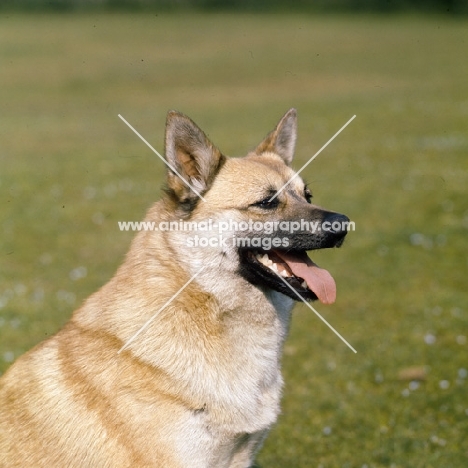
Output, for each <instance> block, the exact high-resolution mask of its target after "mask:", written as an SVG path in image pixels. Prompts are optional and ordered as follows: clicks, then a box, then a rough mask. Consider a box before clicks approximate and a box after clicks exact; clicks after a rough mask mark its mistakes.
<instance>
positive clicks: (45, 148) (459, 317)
mask: <svg viewBox="0 0 468 468" xmlns="http://www.w3.org/2000/svg"><path fill="white" fill-rule="evenodd" d="M467 26H468V24H467V22H466V20H463V21H461V20H460V21H456V20H452V21H450V20H448V19H446V18H442V17H440V18H439V17H431V18H425V17H391V18H385V17H372V16H364V17H358V16H353V17H333V16H325V17H314V16H293V15H291V16H284V15H283V16H279V15H277V16H260V15H258V16H257V15H244V16H241V15H224V16H222V15H220V16H216V15H207V16H203V15H192V16H190V15H183V16H176V15H152V14H147V15H144V16H143V15H141V16H139V15H104V14H88V15H84V14H83V15H74V16H66V15H64V16H61V15H34V16H32V15H31V16H27V15H15V14H13V15H6V14H4V15H2V16H0V44H1V47H0V62H1V63H2V67H1V68H0V102H1V103H2V104H1V109H2V111H1V113H0V135H1V139H0V141H1V143H0V194H1V195H0V196H1V201H0V233H1V236H0V284H1V286H0V371H1V370H5V369H6V368H7V367H8V366H9V365H10V363H11V361H12V360H14V359H15V358H16V357H18V356H19V355H21V354H22V353H24V352H25V351H26V350H28V349H29V348H30V347H32V346H33V345H34V344H36V343H37V342H39V341H41V340H43V339H44V338H46V337H47V336H50V335H51V334H53V333H54V332H56V331H57V330H58V328H59V327H60V326H61V325H62V324H63V323H64V322H65V321H66V320H67V319H68V318H69V317H70V315H71V313H72V311H73V309H74V308H75V307H77V305H79V304H80V303H81V302H82V300H83V299H84V298H85V297H87V296H88V295H89V294H90V293H91V292H93V291H94V290H96V289H97V288H99V286H100V285H102V284H103V283H104V282H105V281H107V280H108V279H109V278H110V277H111V275H112V274H113V272H114V271H115V269H116V266H117V265H118V264H119V263H120V262H121V260H122V257H123V255H124V253H125V251H126V250H127V248H128V245H129V242H130V239H131V234H130V233H122V232H119V231H118V229H117V221H118V220H139V219H141V218H142V217H143V215H144V213H145V210H146V209H147V208H148V207H149V205H150V204H151V203H152V202H153V201H155V200H156V199H158V197H159V196H160V194H161V190H160V187H161V184H162V182H163V177H164V167H163V165H162V163H161V162H160V161H159V160H158V159H157V158H156V157H155V156H154V155H153V154H152V153H151V152H150V151H149V150H148V149H147V148H146V147H145V146H144V145H143V144H142V143H141V141H140V140H138V138H137V137H136V136H135V135H133V134H132V133H131V132H130V130H129V129H128V128H127V127H126V126H125V125H124V124H123V123H122V122H121V121H120V120H119V119H118V118H117V114H119V113H120V114H122V115H123V116H124V117H125V118H126V119H127V120H128V121H129V122H130V123H131V124H132V125H134V126H135V127H136V128H137V129H138V130H139V131H140V132H141V134H142V135H144V136H145V137H146V138H147V139H148V140H149V141H150V142H151V143H152V144H153V145H154V146H155V147H156V148H157V149H159V150H160V151H162V149H163V148H162V142H163V131H164V120H165V114H166V112H167V110H168V109H171V108H176V109H178V110H181V111H183V112H184V113H186V114H188V115H190V116H191V117H192V118H193V119H194V120H195V121H196V122H197V123H199V124H200V126H201V127H202V128H204V129H206V131H207V132H208V133H209V135H210V137H211V138H212V139H213V140H214V141H215V143H216V144H218V145H219V146H220V148H221V149H222V150H223V151H224V152H226V153H227V154H231V155H241V154H244V153H245V152H246V151H247V149H250V148H252V147H254V146H255V145H256V143H258V142H259V141H260V139H261V138H262V137H263V136H264V135H265V133H266V132H267V131H268V130H269V129H271V128H272V127H273V125H274V124H276V122H277V120H278V119H279V118H280V116H281V115H282V114H283V113H284V112H285V111H286V110H287V109H289V108H290V107H293V106H294V107H297V109H298V112H299V141H298V150H297V160H296V163H295V165H296V167H297V168H299V167H301V165H302V164H303V163H304V162H305V161H307V159H308V158H309V157H310V156H311V155H312V154H313V153H315V151H316V150H318V149H319V148H320V147H321V146H322V145H323V144H324V143H325V142H326V141H327V140H328V138H329V137H330V136H332V135H333V134H334V133H335V132H336V131H337V130H338V129H339V128H340V127H341V126H342V125H343V124H344V123H345V122H346V121H347V120H348V119H349V118H350V117H351V116H352V115H354V114H356V115H357V118H356V119H355V121H353V123H352V124H351V125H350V126H349V127H348V128H347V129H346V130H345V131H344V132H343V133H342V134H341V135H340V136H339V137H338V138H337V139H336V140H335V141H334V142H333V143H332V144H331V145H330V146H329V147H328V148H327V149H326V150H325V151H324V152H323V153H322V154H321V155H320V156H319V157H318V158H317V159H316V160H315V161H314V162H313V163H312V164H311V165H310V166H309V167H308V168H307V169H306V170H305V172H304V175H305V178H306V179H307V180H308V182H309V183H310V184H311V187H312V190H313V192H314V195H315V200H316V202H317V203H318V204H323V205H324V206H327V207H329V208H331V209H336V210H337V211H340V212H343V213H346V214H347V215H349V216H350V217H351V218H352V219H353V220H354V221H355V223H356V231H355V232H353V233H350V234H349V236H348V237H349V238H348V240H347V242H346V243H345V245H344V247H343V248H342V249H340V250H334V251H325V252H320V253H318V254H317V255H315V256H314V259H316V260H317V262H318V263H319V264H321V265H323V266H326V267H327V268H328V269H329V270H330V271H331V272H332V273H333V275H334V276H335V278H336V281H337V284H338V300H337V302H336V304H335V305H333V306H331V307H328V308H326V307H324V306H322V307H320V306H318V309H319V311H320V312H321V313H322V314H323V315H324V317H325V318H326V319H327V320H329V321H330V322H331V323H332V324H333V326H335V327H336V328H337V329H338V331H340V332H341V333H342V334H343V335H344V336H345V338H346V339H347V340H348V341H349V342H350V343H351V344H352V345H353V346H354V347H355V348H356V349H357V350H358V353H357V354H356V355H354V354H353V353H352V352H351V351H350V350H349V349H348V348H347V347H346V346H345V345H344V344H343V343H342V342H340V341H339V340H338V338H337V337H336V336H335V335H333V334H332V333H331V332H330V331H329V330H328V329H327V328H326V327H325V326H324V325H323V324H322V323H321V322H320V321H319V320H318V319H317V318H316V317H315V316H314V315H312V313H311V312H310V311H309V310H308V309H306V308H305V307H303V306H297V307H296V312H295V314H294V319H293V324H292V329H291V335H290V338H289V339H288V342H287V345H286V349H285V357H284V376H285V381H286V387H285V392H284V399H283V414H282V415H281V417H280V420H279V423H278V425H277V426H276V427H275V429H274V430H273V431H272V433H271V435H270V437H269V438H268V440H267V442H266V444H265V446H264V448H263V450H262V452H261V453H260V455H259V458H258V462H259V464H260V465H261V466H262V467H263V468H276V467H277V468H280V467H281V468H282V467H285V466H294V467H299V468H302V467H304V468H306V467H307V468H308V467H323V468H325V467H326V468H328V467H330V468H333V467H349V468H354V467H356V468H361V467H394V468H397V467H398V468H399V467H411V468H419V467H420V468H423V467H424V468H430V467H434V468H436V467H437V468H439V467H462V466H466V465H467V462H468V444H467V441H466V435H467V433H468V402H467V399H466V393H467V386H468V383H467V379H466V373H467V371H466V369H467V368H468V362H467V359H466V356H467V349H468V315H467V312H468V297H467V294H466V280H467V273H468V271H467V270H468V262H467V256H466V238H467V229H468V211H467V205H466V196H467V193H466V187H467V185H468V161H467V151H468V135H467V122H468V81H467V80H466V76H468V62H467V60H466V53H465V52H466V44H467V41H468V28H467ZM412 366H417V367H419V368H422V369H424V372H425V374H426V378H425V380H423V381H411V377H409V378H407V379H406V380H401V379H400V378H399V374H400V372H401V371H402V370H404V369H407V368H409V367H412ZM408 379H409V380H408Z"/></svg>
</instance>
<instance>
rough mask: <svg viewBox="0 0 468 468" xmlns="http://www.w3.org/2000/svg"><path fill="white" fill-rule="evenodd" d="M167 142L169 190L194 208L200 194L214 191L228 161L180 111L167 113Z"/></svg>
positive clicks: (180, 200)
mask: <svg viewBox="0 0 468 468" xmlns="http://www.w3.org/2000/svg"><path fill="white" fill-rule="evenodd" d="M165 143H166V151H165V154H166V160H167V162H168V165H169V166H170V167H169V170H168V173H167V184H168V188H169V191H170V192H171V194H172V195H174V196H175V197H176V198H177V200H178V202H179V203H181V204H184V205H186V206H188V207H191V206H193V205H194V204H195V203H196V202H197V201H198V199H199V196H198V195H197V193H198V194H199V195H203V193H205V192H206V191H207V190H208V189H209V188H210V186H211V184H212V182H213V180H214V178H215V176H216V174H217V173H218V171H219V169H220V168H221V166H222V165H223V163H224V161H225V159H226V158H225V157H224V156H223V155H222V154H221V153H220V151H219V150H218V148H216V147H215V146H214V145H213V144H212V143H211V141H210V140H208V138H207V137H206V135H205V134H204V133H203V131H202V130H200V128H199V127H198V126H197V125H196V124H195V123H194V122H193V121H192V120H191V119H189V118H188V117H187V116H185V115H183V114H181V113H179V112H176V111H170V112H169V113H168V114H167V121H166V138H165ZM175 171H177V172H175ZM181 177H182V178H183V179H184V180H185V182H184V181H183V180H182V179H181ZM187 183H188V184H187Z"/></svg>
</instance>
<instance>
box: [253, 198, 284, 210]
mask: <svg viewBox="0 0 468 468" xmlns="http://www.w3.org/2000/svg"><path fill="white" fill-rule="evenodd" d="M272 196H273V195H270V196H268V197H266V198H264V199H263V200H261V201H259V202H257V203H254V204H253V206H257V207H259V208H263V209H264V210H272V209H273V208H276V207H277V206H278V198H277V197H276V198H274V199H273V200H272V199H271V197H272Z"/></svg>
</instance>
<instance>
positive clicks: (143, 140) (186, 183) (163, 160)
mask: <svg viewBox="0 0 468 468" xmlns="http://www.w3.org/2000/svg"><path fill="white" fill-rule="evenodd" d="M118 116H119V118H120V119H121V120H122V121H123V122H124V123H125V124H126V125H127V126H128V128H130V130H132V131H133V132H134V133H135V135H137V136H138V137H139V138H140V139H141V141H142V142H143V143H144V144H145V145H146V146H147V147H148V148H149V149H150V150H151V151H153V153H154V154H156V156H158V157H159V159H161V161H162V162H163V163H164V164H166V166H168V167H169V168H170V169H171V170H172V171H173V172H175V173H176V174H177V175H178V176H179V178H180V180H181V181H182V182H183V183H184V184H185V185H186V186H187V187H189V188H190V189H191V190H193V192H194V193H195V195H197V196H198V198H200V200H203V201H206V200H205V199H204V198H203V197H202V195H200V194H199V193H198V192H197V191H196V190H195V189H194V188H193V187H192V186H191V185H190V183H189V182H187V181H186V180H185V179H184V178H183V177H182V176H181V175H180V174H179V173H178V172H177V170H176V169H175V168H174V167H172V166H171V165H170V164H169V163H168V162H167V161H166V160H165V159H164V158H163V157H162V156H161V155H160V154H159V153H158V152H157V151H156V150H155V149H154V148H153V147H152V146H151V145H150V144H149V143H148V142H147V141H146V140H145V139H144V138H143V137H142V136H141V135H140V134H139V133H138V132H137V131H136V130H135V129H134V128H133V127H132V126H131V125H130V124H129V123H128V122H127V121H126V120H125V119H124V118H123V117H122V116H121V115H120V114H118Z"/></svg>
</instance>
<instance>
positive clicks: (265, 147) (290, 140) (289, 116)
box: [255, 109, 297, 166]
mask: <svg viewBox="0 0 468 468" xmlns="http://www.w3.org/2000/svg"><path fill="white" fill-rule="evenodd" d="M296 137H297V112H296V109H289V110H288V112H286V114H284V116H283V118H282V119H281V120H280V121H279V123H278V125H277V126H276V128H275V129H274V130H273V131H272V132H270V133H269V134H268V135H267V137H266V138H265V139H264V140H263V141H262V142H261V143H260V144H259V145H258V146H257V149H256V150H255V153H257V154H262V153H264V152H265V151H271V152H272V153H276V154H277V155H279V156H281V158H282V159H283V160H284V162H285V163H286V164H287V165H288V166H289V165H290V164H291V161H292V159H293V156H294V148H295V147H296Z"/></svg>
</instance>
